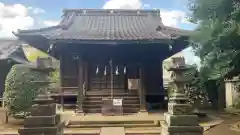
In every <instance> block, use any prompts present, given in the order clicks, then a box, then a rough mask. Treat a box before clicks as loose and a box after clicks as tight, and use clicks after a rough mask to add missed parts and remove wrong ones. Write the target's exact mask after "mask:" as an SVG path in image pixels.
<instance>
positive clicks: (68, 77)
mask: <svg viewBox="0 0 240 135" xmlns="http://www.w3.org/2000/svg"><path fill="white" fill-rule="evenodd" d="M14 35H15V36H17V37H18V38H19V39H20V40H22V41H24V42H26V43H28V44H29V45H31V46H33V47H35V48H37V49H40V50H42V51H44V52H47V53H48V54H50V55H51V56H53V57H55V58H57V59H58V60H60V70H61V72H60V73H61V92H60V95H61V93H63V96H64V97H66V98H67V97H71V98H76V99H78V100H77V102H76V110H77V112H79V113H81V112H84V113H101V112H102V111H103V100H104V99H113V100H114V102H115V103H114V104H115V105H116V106H118V105H119V106H122V112H123V113H125V114H128V113H137V112H139V111H148V107H147V104H148V105H151V104H156V103H160V104H161V103H163V102H164V93H165V92H164V88H163V75H162V61H163V60H164V59H166V58H168V57H170V56H172V55H173V54H175V53H177V52H179V51H181V50H183V49H184V48H186V46H187V44H188V41H187V40H188V35H189V31H186V30H180V29H177V28H172V27H168V26H164V25H163V23H162V19H161V17H160V11H159V10H122V9H114V10H110V9H66V10H64V11H63V16H62V20H61V22H60V23H59V24H58V25H57V26H52V27H47V28H41V29H34V30H19V31H18V32H16V33H14ZM62 102H63V101H62ZM66 104H67V103H66Z"/></svg>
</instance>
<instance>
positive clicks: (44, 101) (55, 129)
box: [18, 60, 64, 135]
mask: <svg viewBox="0 0 240 135" xmlns="http://www.w3.org/2000/svg"><path fill="white" fill-rule="evenodd" d="M39 61H41V60H39ZM41 63H42V62H41ZM30 68H32V69H33V70H37V71H39V72H42V73H49V72H50V71H51V70H50V69H51V68H50V67H49V66H48V67H46V66H45V68H44V67H43V65H41V66H40V65H39V63H38V65H37V67H30ZM35 83H40V84H41V85H43V86H47V85H48V84H49V83H51V82H49V81H39V82H35ZM63 126H64V124H63V123H62V122H61V118H60V114H56V104H55V103H54V101H53V99H52V98H50V97H49V96H48V94H47V91H46V90H45V89H43V90H42V91H41V92H40V93H39V95H38V96H37V98H36V99H35V100H34V105H33V106H32V108H31V109H30V116H27V117H26V118H25V119H24V127H23V128H22V129H19V130H18V133H19V135H63Z"/></svg>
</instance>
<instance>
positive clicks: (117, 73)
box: [116, 66, 119, 75]
mask: <svg viewBox="0 0 240 135" xmlns="http://www.w3.org/2000/svg"><path fill="white" fill-rule="evenodd" d="M116 75H119V70H118V66H117V67H116Z"/></svg>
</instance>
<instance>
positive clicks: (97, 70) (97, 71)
mask: <svg viewBox="0 0 240 135" xmlns="http://www.w3.org/2000/svg"><path fill="white" fill-rule="evenodd" d="M98 73H99V68H98V66H97V69H96V74H98Z"/></svg>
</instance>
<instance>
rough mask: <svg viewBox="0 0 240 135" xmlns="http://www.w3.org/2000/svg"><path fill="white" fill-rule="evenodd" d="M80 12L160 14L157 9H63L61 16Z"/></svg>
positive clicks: (98, 13) (91, 13) (92, 13)
mask: <svg viewBox="0 0 240 135" xmlns="http://www.w3.org/2000/svg"><path fill="white" fill-rule="evenodd" d="M72 12H75V13H80V14H81V13H82V14H85V15H106V14H107V15H111V14H112V15H116V14H117V15H156V16H160V10H159V9H83V8H80V9H64V10H63V16H65V15H67V14H69V13H72Z"/></svg>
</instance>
